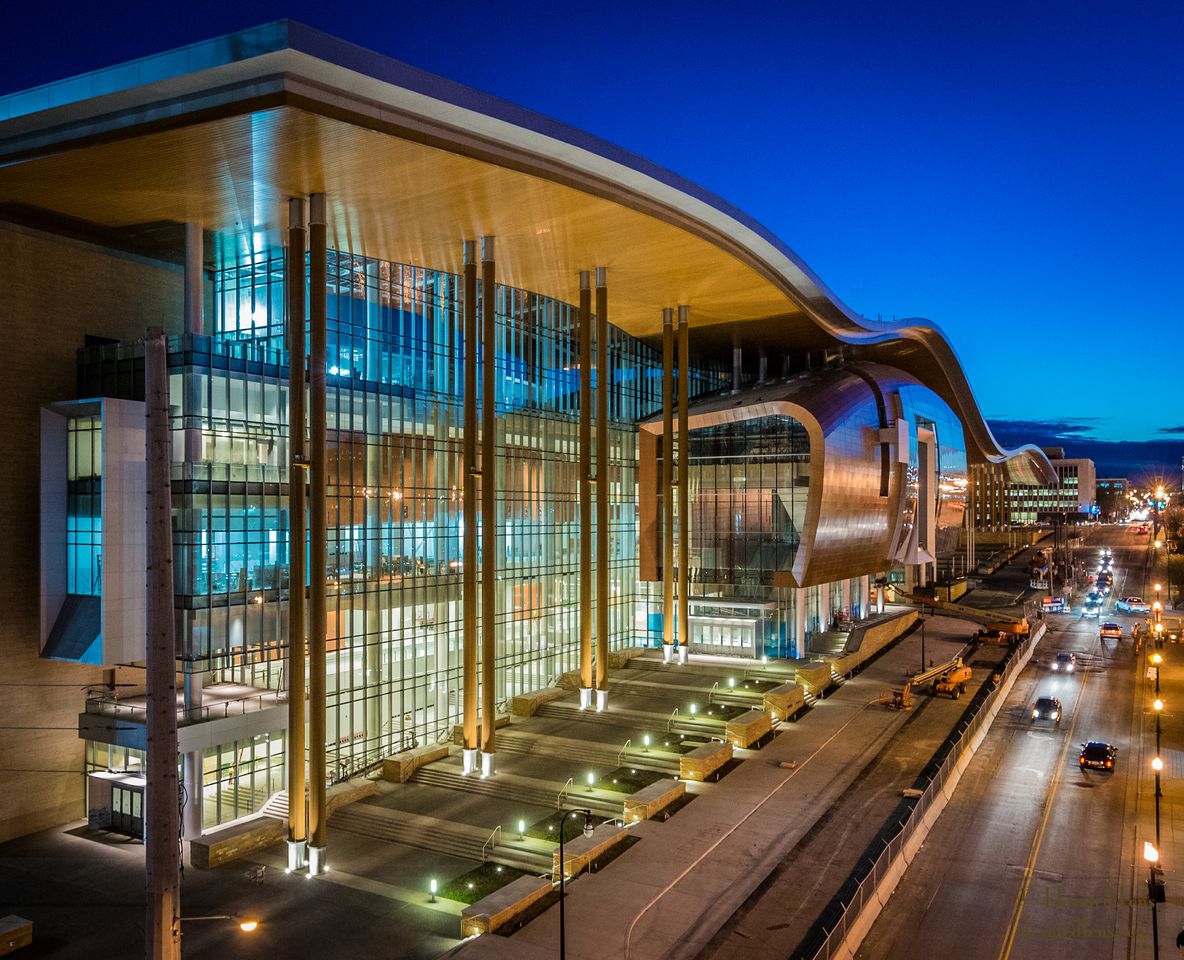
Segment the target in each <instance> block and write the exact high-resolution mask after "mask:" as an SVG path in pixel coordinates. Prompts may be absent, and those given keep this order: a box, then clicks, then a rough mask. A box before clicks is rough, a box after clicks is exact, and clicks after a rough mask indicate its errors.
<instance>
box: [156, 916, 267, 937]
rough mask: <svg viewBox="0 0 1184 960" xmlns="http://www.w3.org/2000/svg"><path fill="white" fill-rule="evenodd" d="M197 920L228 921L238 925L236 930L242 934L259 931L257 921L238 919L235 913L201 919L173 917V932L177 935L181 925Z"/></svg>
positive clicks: (246, 918)
mask: <svg viewBox="0 0 1184 960" xmlns="http://www.w3.org/2000/svg"><path fill="white" fill-rule="evenodd" d="M197 920H230V921H232V922H233V923H236V924H238V928H239V929H240V930H241V931H242V932H243V933H254V932H255V931H256V930H258V929H259V921H258V920H256V919H254V918H253V917H240V916H239V915H238V914H237V913H212V914H207V915H206V916H203V917H177V916H174V917H173V931H174V932H175V933H177V934H178V935H179V934H180V932H181V924H182V923H185V922H189V923H192V922H194V921H197Z"/></svg>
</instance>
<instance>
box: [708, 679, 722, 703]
mask: <svg viewBox="0 0 1184 960" xmlns="http://www.w3.org/2000/svg"><path fill="white" fill-rule="evenodd" d="M718 686H719V681H718V680H716V681H715V683H713V684H712V685H711V689H710V690H708V691H707V706H709V707H710V706H711V698H712V697H713V696H715V688H716V687H718Z"/></svg>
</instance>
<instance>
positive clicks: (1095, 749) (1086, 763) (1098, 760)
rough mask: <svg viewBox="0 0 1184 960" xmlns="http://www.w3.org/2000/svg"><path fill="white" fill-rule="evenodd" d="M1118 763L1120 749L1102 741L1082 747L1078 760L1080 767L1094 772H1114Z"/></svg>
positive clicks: (1095, 741) (1084, 744) (1093, 741)
mask: <svg viewBox="0 0 1184 960" xmlns="http://www.w3.org/2000/svg"><path fill="white" fill-rule="evenodd" d="M1117 762H1118V747H1116V746H1114V744H1112V743H1105V742H1103V741H1101V740H1091V741H1089V743H1083V744H1082V745H1081V755H1080V756H1079V757H1078V758H1077V764H1078V766H1080V767H1083V768H1084V767H1089V768H1090V769H1092V770H1113V769H1114V764H1115V763H1117Z"/></svg>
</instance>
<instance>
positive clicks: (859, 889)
mask: <svg viewBox="0 0 1184 960" xmlns="http://www.w3.org/2000/svg"><path fill="white" fill-rule="evenodd" d="M1042 635H1043V631H1037V633H1036V634H1034V635H1033V636H1032V638H1030V639H1028V640H1025V641H1024V642H1023V643H1021V644H1020V646H1019V647H1017V648H1016V650H1015V652H1014V654H1013V655H1012V656H1011V657H1010V658H1009V659H1008V662H1007V666H1006V667H1004V668H1003V670H1002V671H1001V672H1000V674H999V680H998V682H997V683H996V684H995V686H994V688H993V689H992V690H991V691H990V693H988V694H987V695H986V696H985V697H984V698H983V699H982V701H981V702H980V703H979V706H978V709H977V710H976V711H975V714H974V716H973V717H971V718H970V719H969V720H966V721H964V722H962V723H961V724H960V725H959V727H958V728H956V729H955V730H954V731H953V732H952V733H951V734H950V736H949V737H948V738H947V739H946V741H945V746H948V750H947V752H946V756H945V759H944V760H943V761H942V764H941V766H940V767H939V768H938V769H937V771H936V772H935V773H934V774H933V776H932V777H931V778H930V780H929V783H928V784H926V786H925V789H924V791H923V792H922V793H921V796H920V797H918V798H917V802H916V804H914V806H913V808H912V810H911V811H910V813H909V815H908V816H907V817H906V818H905V819H904V820H902V821H898V823H897V827H896V830H895V833H894V835H893V836H891V837H890V838H888V839H886V840H884V841H883V843H884V848H883V849H882V850H881V851H880V854H879V856H878V857H876V859H875V860H873V861H870V863H869V862H867V861H865V865H864V866H862V867H859V868H857V869H856V871H855V872H854V873H853V874H852V875H851V877H850V878H849V881H848V882H849V883H852V882H854V883H855V884H856V887H855V890H854V891H853V892H851V893H850V894H849V895H847V896H846V897H845V898H844V899H843V901H842V902H841V903H840V904H839V909H838V913H837V915H834V916H831V915H828V913H824V914H823V915H822V917H821V918H820V920H819V923H818V924H817V926H818V927H820V928H821V933H820V934H817V935H811V937H810V938H809V940H808V941H806V942H804V943H803V944H802V945H801V947H800V948H799V949H798V950H797V951H796V952H795V953H793V954H792V956H793V957H794V958H800V960H830V958H831V957H837V956H841V955H849V953H848V951H847V949H846V948H847V944H846V939H847V936H848V934H849V933H850V932H851V929H852V928H853V927H854V926H855V924H856V923H857V922H858V921H859V920H860V916H861V914H862V913H863V909H864V907H865V906H866V905H867V904H869V903H870V902H871V901H873V900H875V899H876V890H877V888H878V887H879V885H880V883H881V881H883V880H884V878H885V877H886V876H887V875H888V873H889V872H890V871H891V870H892V869H893V868H894V865H895V863H896V859H897V857H899V856H900V855H901V853H902V851H903V850H904V848H905V846H906V845H907V844H908V843H909V841H910V840H912V838H913V835H914V834H915V833H916V832H917V829H918V827H919V825H920V823H921V822H922V821H923V820H924V819H925V815H926V814H927V813H928V812H929V809H930V807H932V805H933V803H934V802H935V800H936V799H937V797H938V795H939V794H940V793H941V791H942V790H943V789H944V787H945V785H946V782H947V781H948V780H949V779H950V777H951V776H952V775H953V772H954V768H955V767H956V766H957V765H958V764H959V763H960V762H961V760H962V754H963V752H964V750H965V747H966V745H967V744H968V743H969V742H970V741H971V740H972V739H973V738H974V736H975V735H976V734H978V732H979V731H980V730H981V729H982V728H983V726H984V725H985V724H986V723H987V722H988V720H987V718H988V716H989V715H990V714H991V712H992V710H991V708H992V707H993V706H994V705H995V702H996V701H997V700H998V699H999V697H1000V691H1001V690H1005V689H1008V688H1009V685H1010V684H1009V681H1010V680H1011V679H1012V677H1014V676H1015V674H1016V673H1018V672H1019V671H1020V670H1022V669H1023V668H1024V666H1026V665H1027V662H1028V656H1029V655H1030V654H1031V651H1032V649H1033V647H1035V645H1036V643H1037V642H1039V640H1040V637H1041V636H1042ZM992 719H993V718H992ZM845 887H846V885H845Z"/></svg>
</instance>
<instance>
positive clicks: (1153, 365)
mask: <svg viewBox="0 0 1184 960" xmlns="http://www.w3.org/2000/svg"><path fill="white" fill-rule="evenodd" d="M284 16H288V17H292V18H293V19H297V20H302V21H304V22H305V23H308V24H310V25H312V26H315V27H318V28H320V29H322V30H325V31H327V32H329V33H333V34H335V35H337V36H340V37H342V38H344V39H347V40H351V41H354V42H356V43H360V44H362V45H363V46H367V47H370V48H372V49H375V50H379V51H381V52H383V53H386V54H388V55H390V56H393V57H396V58H398V59H401V60H405V61H407V62H409V63H412V64H415V65H417V66H420V67H423V68H425V69H428V70H431V71H433V72H436V73H441V74H444V75H446V76H449V77H451V78H453V79H455V80H459V81H461V82H463V83H467V84H470V85H472V86H474V87H478V88H480V89H482V90H485V91H488V92H490V93H493V94H496V95H498V96H501V97H504V98H506V99H508V100H511V101H514V102H517V103H520V104H522V105H524V106H527V107H530V108H532V109H534V110H537V111H540V112H542V113H545V114H549V115H551V116H554V117H556V118H558V119H560V120H563V121H565V122H567V123H570V124H573V125H574V126H576V127H580V128H582V129H585V130H588V131H589V132H591V133H594V134H596V135H598V136H601V137H604V138H605V139H607V140H610V141H614V142H616V143H618V144H620V145H621V146H623V147H626V148H627V149H630V150H633V151H635V152H637V153H640V154H642V155H643V156H646V157H648V158H649V159H651V160H654V161H656V162H657V163H660V164H662V165H664V166H667V167H669V168H671V169H673V170H675V171H676V172H678V173H680V174H682V175H684V176H686V177H689V178H690V179H691V180H694V181H696V182H698V183H700V184H702V185H703V186H705V187H707V188H708V189H711V190H713V191H714V192H716V193H718V194H720V195H721V196H722V197H724V198H725V199H726V200H728V201H730V202H732V203H734V204H735V205H737V206H739V207H740V208H741V209H743V210H744V211H746V212H747V213H749V214H750V215H752V216H753V217H755V218H756V219H757V220H759V221H761V222H762V223H764V224H765V225H766V226H768V227H769V228H770V229H771V230H773V232H775V233H776V234H778V235H779V236H781V237H782V238H783V239H784V240H785V241H786V242H787V243H788V244H789V245H790V246H791V247H792V248H793V249H794V250H795V251H797V253H798V254H799V255H800V256H801V257H802V258H803V259H804V260H805V261H806V262H807V263H808V264H809V265H810V266H811V267H812V268H813V269H814V270H815V272H817V273H818V275H819V276H820V277H821V278H822V279H823V281H824V282H825V283H826V284H827V285H828V286H829V287H830V288H831V289H832V290H833V291H834V292H835V293H836V295H838V296H839V297H840V298H841V299H842V300H844V301H845V302H846V303H847V304H848V305H849V306H850V307H852V308H853V309H855V310H856V311H858V312H861V313H864V314H866V315H868V316H871V317H875V316H876V315H877V314H879V315H882V316H883V317H884V318H886V319H887V318H891V317H893V316H895V317H898V318H903V317H926V318H928V319H930V320H932V321H934V322H935V323H937V324H938V325H939V326H940V327H942V328H943V329H944V330H945V331H946V332H947V334H948V335H949V336H950V338H951V339H952V341H953V342H954V345H955V348H956V349H957V351H958V353H959V355H960V357H961V359H962V362H963V364H964V365H965V367H966V369H967V372H968V374H969V376H970V381H971V383H972V385H973V386H974V388H975V391H976V393H977V395H978V398H979V402H980V405H981V406H982V408H983V410H984V412H985V413H986V414H987V416H988V417H989V418H991V419H992V420H993V421H1016V422H1021V423H1017V424H1012V425H1011V426H1009V425H1008V424H1006V423H997V428H998V432H999V434H1000V438H1001V439H1003V440H1004V441H1015V440H1022V441H1036V442H1048V443H1055V442H1058V441H1057V440H1056V439H1055V438H1057V437H1062V438H1064V439H1063V440H1061V441H1060V442H1062V443H1063V444H1064V445H1065V446H1067V447H1068V448H1069V449H1070V451H1076V452H1078V453H1079V454H1084V455H1093V456H1095V457H1096V458H1097V459H1098V461H1099V472H1100V473H1109V472H1112V471H1118V472H1133V471H1134V470H1136V469H1137V468H1138V466H1139V465H1140V464H1147V465H1148V466H1152V467H1154V466H1157V465H1158V466H1162V467H1163V469H1165V470H1167V471H1170V476H1171V477H1172V478H1177V479H1178V477H1179V464H1180V456H1181V454H1182V453H1184V402H1182V401H1181V399H1180V390H1179V387H1178V380H1179V372H1178V371H1179V369H1180V359H1179V358H1180V355H1181V340H1182V339H1184V307H1182V305H1181V304H1182V291H1184V241H1182V239H1181V237H1182V235H1184V189H1182V187H1181V183H1182V182H1184V122H1182V121H1184V68H1182V66H1181V65H1182V64H1184V4H1181V3H1167V2H1164V3H1155V2H1146V3H1137V4H1119V3H1116V2H1112V3H1100V2H1090V0H1084V2H1072V3H1070V2H1058V0H1041V2H1039V3H1033V2H1031V0H1027V2H1012V0H999V2H992V3H985V2H978V0H969V2H957V3H953V2H950V3H945V4H941V3H936V2H932V3H915V2H891V3H887V2H886V3H870V2H865V3H853V2H843V0H830V2H827V0H811V2H791V0H783V2H779V3H769V4H744V3H732V4H727V3H718V2H717V3H697V2H696V3H690V2H687V3H666V4H646V3H639V2H636V0H635V2H632V3H619V2H615V0H614V2H599V3H596V4H587V5H579V4H562V3H506V2H503V3H496V2H494V3H489V2H485V3H480V4H479V3H466V2H451V3H450V2H424V3H420V4H411V3H397V2H395V3H369V4H357V3H346V2H338V3H323V2H322V3H317V4H312V3H308V2H306V0H293V2H290V3H287V4H282V3H271V2H268V3H252V2H247V0H244V2H237V3H226V2H198V3H191V4H172V3H168V4H154V5H146V4H143V5H136V4H128V3H120V2H104V3H101V4H97V3H92V4H88V5H86V6H85V7H81V6H80V7H79V8H78V10H77V12H75V13H73V14H72V13H70V12H69V11H67V10H66V9H64V8H63V7H62V6H61V5H60V4H43V5H37V4H21V5H19V6H17V7H16V8H15V9H14V8H13V5H10V6H9V9H8V10H7V11H6V13H5V15H4V21H5V28H6V29H5V30H4V31H3V33H2V35H0V90H3V91H11V90H16V89H21V88H24V87H29V86H33V85H36V84H38V83H42V82H45V81H48V80H53V79H58V78H60V77H63V76H68V75H70V74H74V73H80V72H84V71H87V70H91V69H94V68H96V67H100V66H106V65H108V64H111V63H115V62H119V61H121V60H125V59H129V58H132V57H135V56H141V55H144V54H148V53H153V52H156V51H158V50H162V49H166V48H169V47H172V46H177V45H180V44H183V43H188V42H191V41H194V40H198V39H204V38H206V37H209V36H214V35H217V34H220V33H225V32H228V31H231V30H234V29H238V28H241V27H245V26H249V25H253V24H256V23H260V22H264V21H267V20H271V19H276V18H279V17H284ZM1121 440H1128V441H1139V443H1136V444H1130V443H1127V444H1121V445H1114V443H1113V442H1114V441H1121ZM1096 441H1102V442H1101V443H1098V442H1096Z"/></svg>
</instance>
